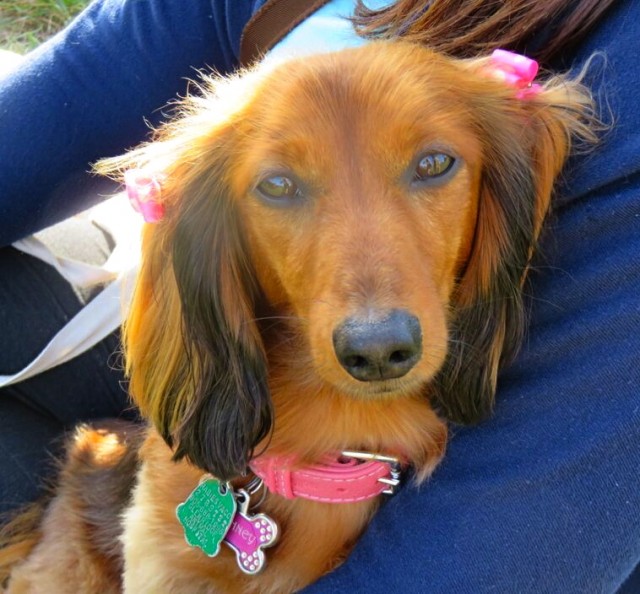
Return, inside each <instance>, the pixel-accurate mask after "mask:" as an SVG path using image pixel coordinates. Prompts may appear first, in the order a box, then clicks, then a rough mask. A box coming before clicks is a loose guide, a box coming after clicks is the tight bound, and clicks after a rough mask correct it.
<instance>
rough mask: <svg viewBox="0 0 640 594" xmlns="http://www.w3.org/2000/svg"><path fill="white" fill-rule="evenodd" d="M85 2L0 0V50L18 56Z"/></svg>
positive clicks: (54, 30) (64, 22)
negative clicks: (16, 53)
mask: <svg viewBox="0 0 640 594" xmlns="http://www.w3.org/2000/svg"><path fill="white" fill-rule="evenodd" d="M181 1H182V0H181ZM185 1H188V0H185ZM88 3H89V2H88V0H0V49H5V50H10V51H14V52H18V53H20V54H24V53H26V52H28V51H30V50H32V49H33V48H35V47H36V46H37V45H39V44H40V43H42V42H43V41H45V40H46V39H48V38H49V37H51V36H52V35H53V34H54V33H56V31H59V30H60V29H62V28H63V27H64V26H65V25H66V24H67V23H68V22H69V21H70V20H71V19H73V17H74V16H75V15H76V14H78V13H79V12H80V11H81V10H82V9H83V8H84V7H85V6H86V5H87V4H88Z"/></svg>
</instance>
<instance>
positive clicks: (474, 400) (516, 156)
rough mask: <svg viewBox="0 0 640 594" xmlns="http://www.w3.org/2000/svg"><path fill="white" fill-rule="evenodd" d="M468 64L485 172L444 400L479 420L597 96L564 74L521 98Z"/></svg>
mask: <svg viewBox="0 0 640 594" xmlns="http://www.w3.org/2000/svg"><path fill="white" fill-rule="evenodd" d="M464 68H465V70H466V73H467V74H469V75H471V80H470V81H469V82H468V84H467V85H466V86H465V87H464V88H466V92H467V99H466V100H467V101H468V102H469V112H470V113H471V114H472V118H473V122H474V123H473V125H474V127H475V130H476V132H477V134H478V137H479V139H480V140H481V142H482V145H483V148H482V150H483V170H482V174H481V176H482V177H481V186H480V195H479V197H478V209H477V220H476V228H475V236H474V238H473V244H472V248H471V253H470V256H469V258H468V260H467V262H466V265H465V268H464V269H463V271H462V272H461V277H460V279H459V284H458V287H457V291H456V294H455V296H454V303H453V308H452V310H453V319H452V324H451V334H452V335H451V339H450V343H449V353H448V356H447V360H446V362H445V365H444V367H443V369H442V370H441V372H440V374H439V377H438V378H437V381H436V382H435V383H436V385H437V387H436V398H435V399H436V402H437V403H438V404H439V406H440V407H441V408H442V409H443V412H444V413H445V414H446V415H447V416H448V417H449V418H450V419H452V420H454V421H457V422H464V423H473V422H477V421H479V420H481V419H482V418H484V417H486V416H487V414H488V413H489V412H491V409H492V407H493V403H494V397H495V390H496V381H497V375H498V369H499V367H500V365H501V364H502V363H504V362H506V361H508V360H509V359H510V358H512V357H513V356H514V355H515V352H516V350H517V348H518V346H519V344H520V341H521V338H522V334H523V331H524V325H525V324H524V322H525V314H524V311H523V284H524V282H525V277H526V274H527V269H528V266H529V263H530V260H531V257H532V254H533V252H534V250H535V247H536V242H537V239H538V235H539V233H540V229H541V226H542V223H543V221H544V219H545V216H546V214H547V211H548V209H549V204H550V201H551V195H552V192H553V186H554V182H555V180H556V177H557V176H558V174H559V173H560V171H561V169H562V166H563V164H564V163H565V160H566V159H567V157H568V154H569V151H570V149H571V146H572V143H574V142H575V141H576V140H579V141H588V142H593V141H595V138H594V132H593V128H592V123H593V122H594V121H595V119H594V118H593V116H592V115H591V114H592V103H591V100H590V96H589V94H588V92H587V91H586V90H585V89H584V88H583V87H582V86H581V85H580V84H579V83H578V82H576V81H570V80H567V79H563V78H555V79H553V80H550V81H549V82H548V83H547V84H545V86H544V88H543V89H541V90H540V92H538V93H537V94H536V92H535V91H532V92H531V93H530V95H529V96H525V97H521V98H518V97H517V96H516V92H515V90H514V89H512V88H509V87H507V86H505V85H503V84H500V83H497V82H496V81H494V80H491V79H490V78H489V77H487V75H486V73H485V72H484V68H485V65H484V63H479V64H469V63H467V64H465V66H464ZM468 69H471V72H469V70H468Z"/></svg>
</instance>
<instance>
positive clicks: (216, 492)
mask: <svg viewBox="0 0 640 594" xmlns="http://www.w3.org/2000/svg"><path fill="white" fill-rule="evenodd" d="M236 509H237V504H236V499H235V497H234V494H233V490H232V489H231V488H229V487H227V486H226V485H223V484H221V483H220V481H218V480H216V479H214V478H210V477H208V478H205V479H204V480H202V481H200V484H199V485H198V486H197V487H196V488H195V489H194V490H193V491H192V493H191V495H189V497H188V498H187V500H186V501H185V502H184V503H181V504H180V505H178V507H177V508H176V516H177V517H178V521H179V522H180V524H182V528H183V529H184V537H185V540H186V541H187V543H188V544H189V545H191V546H192V547H198V548H199V549H202V551H203V552H204V553H205V554H206V555H208V556H209V557H215V556H216V555H217V554H218V553H219V552H220V543H221V542H222V540H223V539H224V537H225V536H226V534H227V532H229V528H231V522H232V521H233V518H234V516H235V514H236Z"/></svg>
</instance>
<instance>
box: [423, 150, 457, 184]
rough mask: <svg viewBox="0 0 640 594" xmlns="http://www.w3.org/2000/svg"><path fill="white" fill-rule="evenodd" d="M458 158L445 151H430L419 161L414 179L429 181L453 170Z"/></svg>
mask: <svg viewBox="0 0 640 594" xmlns="http://www.w3.org/2000/svg"><path fill="white" fill-rule="evenodd" d="M455 162H456V160H455V159H454V158H453V157H451V156H450V155H446V154H444V153H429V154H428V155H424V156H423V157H421V158H420V160H419V161H418V163H417V165H416V168H415V172H414V177H413V181H417V182H420V181H428V180H430V179H434V178H437V177H442V176H443V175H444V174H445V173H448V172H449V171H451V168H452V167H453V165H454V163H455Z"/></svg>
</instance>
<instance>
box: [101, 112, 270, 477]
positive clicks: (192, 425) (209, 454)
mask: <svg viewBox="0 0 640 594" xmlns="http://www.w3.org/2000/svg"><path fill="white" fill-rule="evenodd" d="M203 105H204V103H203V101H201V100H199V99H193V100H192V105H189V103H186V104H185V106H186V107H184V106H183V108H184V109H186V110H187V113H186V114H183V116H182V117H180V118H178V119H177V120H176V121H175V122H172V123H171V124H170V125H167V126H165V127H164V128H162V129H161V130H160V131H159V132H158V134H157V138H156V140H155V142H153V143H150V144H148V145H146V146H143V147H142V148H140V149H137V150H136V151H134V152H132V153H129V154H128V155H125V156H124V157H121V158H116V159H112V160H107V161H104V162H101V163H100V164H98V166H97V167H96V169H97V170H98V171H99V172H100V173H106V174H112V175H113V174H114V173H117V172H121V171H122V170H126V169H127V168H130V167H141V166H142V167H145V168H146V169H148V170H149V169H151V170H153V169H155V170H159V171H161V172H162V175H163V176H164V182H163V187H162V203H163V204H164V206H165V216H164V218H163V219H162V220H161V221H160V222H159V223H156V224H152V225H147V226H146V228H145V231H144V238H143V259H142V263H141V270H140V273H139V275H138V280H137V285H136V288H135V293H134V298H133V302H132V305H131V310H130V313H129V316H128V320H127V322H126V324H125V327H124V343H125V355H126V365H127V372H128V375H129V377H130V391H131V394H132V395H133V397H134V399H135V401H136V403H137V404H138V405H139V406H140V409H141V411H142V412H143V414H144V415H145V416H146V417H147V418H149V419H150V420H151V421H152V422H153V424H154V425H155V427H156V428H157V429H158V431H159V432H160V433H161V435H162V436H163V437H164V439H165V440H166V441H167V443H168V444H169V445H170V446H172V447H174V452H175V458H176V459H180V458H183V457H186V458H187V459H189V460H190V461H191V462H192V463H194V464H195V465H197V466H199V467H201V468H202V469H204V470H206V471H208V472H211V473H213V474H214V475H215V476H217V477H219V478H221V479H223V480H227V479H229V478H231V477H233V476H237V475H238V474H240V473H242V472H244V470H245V469H246V467H247V462H248V460H249V458H250V456H251V454H252V451H253V448H254V447H255V446H256V445H257V444H258V442H260V441H261V440H262V439H263V438H264V437H265V436H267V435H268V433H269V430H270V427H271V420H272V413H271V400H270V396H269V393H268V388H267V379H266V360H265V354H264V349H263V345H262V342H261V339H260V335H259V331H258V328H257V326H256V323H255V321H254V317H255V315H254V304H255V301H256V299H258V294H259V288H258V287H257V286H255V284H254V278H255V275H254V273H253V270H252V266H251V262H250V261H249V258H248V255H247V250H246V247H245V244H244V241H243V233H242V229H241V226H240V221H239V218H238V217H237V216H236V211H235V207H234V201H233V199H232V196H231V189H230V184H229V176H230V170H231V169H232V163H231V158H232V154H233V152H234V150H233V143H234V138H235V134H234V131H233V128H232V125H231V124H230V123H229V122H228V121H227V122H225V123H220V122H219V123H217V124H216V123H215V120H216V119H218V120H219V119H220V116H219V114H216V113H214V110H215V105H213V106H212V107H211V108H203ZM189 110H190V112H189Z"/></svg>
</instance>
